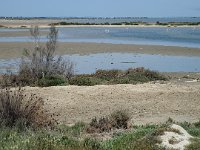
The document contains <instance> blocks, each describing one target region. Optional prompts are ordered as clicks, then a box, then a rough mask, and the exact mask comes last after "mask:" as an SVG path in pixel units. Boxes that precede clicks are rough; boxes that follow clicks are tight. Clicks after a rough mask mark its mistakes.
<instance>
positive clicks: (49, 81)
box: [37, 76, 66, 87]
mask: <svg viewBox="0 0 200 150" xmlns="http://www.w3.org/2000/svg"><path fill="white" fill-rule="evenodd" d="M63 84H66V80H65V79H64V78H63V77H60V76H51V77H44V78H42V79H39V80H38V83H37V85H38V86H41V87H47V86H56V85H63Z"/></svg>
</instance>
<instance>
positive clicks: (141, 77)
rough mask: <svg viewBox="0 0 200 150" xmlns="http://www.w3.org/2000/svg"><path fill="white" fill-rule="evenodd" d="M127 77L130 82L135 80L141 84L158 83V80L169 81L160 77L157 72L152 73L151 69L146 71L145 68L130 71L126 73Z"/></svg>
mask: <svg viewBox="0 0 200 150" xmlns="http://www.w3.org/2000/svg"><path fill="white" fill-rule="evenodd" d="M126 76H128V77H129V78H130V80H135V81H139V82H148V81H156V80H167V78H166V77H164V76H163V75H160V74H159V73H158V72H156V71H151V70H149V69H145V68H143V67H140V68H134V69H132V68H131V69H128V70H127V72H126Z"/></svg>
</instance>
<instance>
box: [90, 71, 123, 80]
mask: <svg viewBox="0 0 200 150" xmlns="http://www.w3.org/2000/svg"><path fill="white" fill-rule="evenodd" d="M119 72H120V71H119V70H97V71H96V73H95V74H93V76H94V77H96V78H100V79H104V80H107V81H109V80H111V79H113V78H117V77H118V76H119Z"/></svg>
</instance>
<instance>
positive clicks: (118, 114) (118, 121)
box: [110, 110, 130, 129]
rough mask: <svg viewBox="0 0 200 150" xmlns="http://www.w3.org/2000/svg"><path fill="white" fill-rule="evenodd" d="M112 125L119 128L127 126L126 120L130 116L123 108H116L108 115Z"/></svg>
mask: <svg viewBox="0 0 200 150" xmlns="http://www.w3.org/2000/svg"><path fill="white" fill-rule="evenodd" d="M110 120H111V123H112V126H113V127H115V128H117V129H119V128H123V129H127V128H128V121H129V120H130V116H129V114H128V113H127V111H125V110H118V111H115V112H113V113H112V114H111V117H110Z"/></svg>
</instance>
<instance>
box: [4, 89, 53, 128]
mask: <svg viewBox="0 0 200 150" xmlns="http://www.w3.org/2000/svg"><path fill="white" fill-rule="evenodd" d="M43 106H44V101H43V99H42V98H40V97H37V96H35V95H34V94H31V95H30V96H26V95H25V94H24V91H23V90H22V89H20V88H19V89H18V90H17V89H16V90H10V89H1V90H0V124H1V125H5V126H8V127H14V126H16V125H20V126H22V127H23V126H24V127H47V126H53V124H54V123H55V122H56V121H55V120H54V119H53V118H50V117H49V116H48V114H47V112H46V111H45V110H44V108H43Z"/></svg>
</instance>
